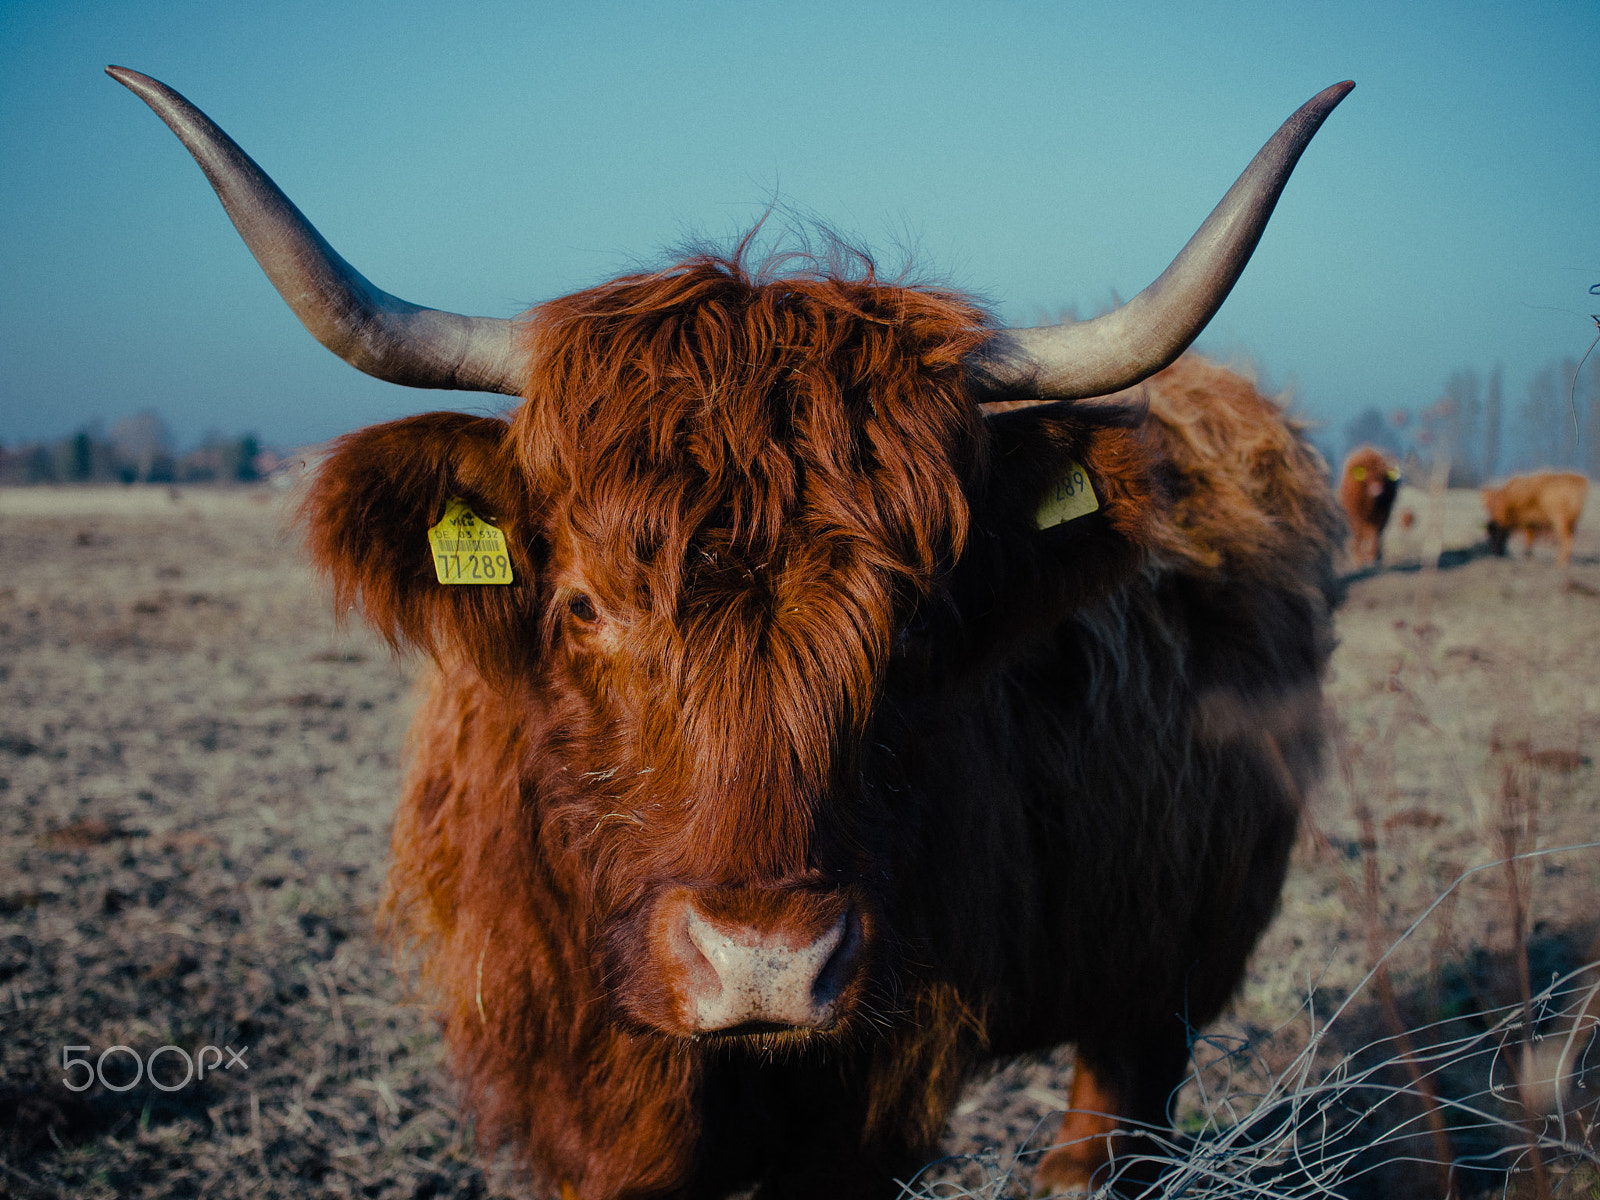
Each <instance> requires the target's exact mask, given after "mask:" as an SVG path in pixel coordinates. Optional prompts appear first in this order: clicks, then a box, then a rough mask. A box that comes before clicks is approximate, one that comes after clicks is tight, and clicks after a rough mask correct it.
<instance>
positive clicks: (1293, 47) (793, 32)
mask: <svg viewBox="0 0 1600 1200" xmlns="http://www.w3.org/2000/svg"><path fill="white" fill-rule="evenodd" d="M107 63H116V64H120V65H124V66H129V67H133V68H135V69H137V70H141V71H144V72H146V73H147V74H151V75H154V76H155V77H157V78H158V79H161V80H163V81H164V82H166V83H168V84H170V85H171V86H172V87H175V88H176V89H177V90H179V91H180V92H182V93H184V94H185V95H186V96H188V97H189V99H190V100H192V101H193V102H194V103H196V104H197V105H199V106H200V107H201V108H202V109H204V110H205V111H206V112H207V113H209V114H210V115H211V117H212V118H213V119H215V120H216V121H217V122H218V123H219V124H221V125H222V127H223V128H224V129H226V130H228V131H229V133H231V134H232V135H233V136H234V137H235V138H236V139H237V140H238V141H239V142H240V144H241V145H243V146H244V148H245V149H246V150H247V151H248V152H249V153H251V154H252V155H253V156H254V157H255V158H256V159H257V161H258V162H260V163H261V164H262V166H263V167H265V169H266V170H267V171H268V172H269V173H270V174H272V175H273V176H274V178H276V179H277V181H278V182H279V184H280V185H281V186H282V187H283V188H284V190H285V191H287V192H288V194H289V195H290V196H291V197H292V198H293V199H294V200H295V201H296V202H297V203H298V204H299V205H300V207H301V208H302V209H303V210H304V211H305V212H306V214H307V215H308V216H309V217H310V218H311V220H312V221H313V222H314V223H316V224H317V225H318V227H319V228H320V229H321V230H322V232H323V233H324V234H325V235H326V236H327V237H328V239H329V240H330V241H331V242H332V243H333V245H334V246H335V247H337V248H338V249H339V250H340V252H341V253H343V254H344V256H345V257H346V258H348V259H349V260H350V261H351V262H353V263H354V264H355V265H356V266H357V267H358V268H359V269H361V270H362V271H363V272H364V273H366V274H367V275H368V276H369V277H370V278H371V279H372V280H373V281H374V282H376V283H377V284H378V285H379V286H381V287H384V288H386V289H388V290H390V291H392V292H395V293H396V294H398V295H401V296H404V297H405V298H406V299H408V300H412V301H415V302H417V303H421V304H428V305H432V306H436V307H444V308H451V309H455V310H457V311H461V312H468V313H475V314H485V315H493V316H510V315H513V314H515V313H517V312H519V311H521V310H523V309H525V308H527V307H528V306H530V305H532V304H534V303H537V302H538V301H540V300H543V299H547V298H549V297H552V296H556V295H560V294H562V293H564V292H568V291H571V290H573V289H575V288H579V287H583V286H586V285H589V284H592V283H595V282H598V281H600V280H602V279H605V278H607V277H609V276H611V275H614V274H617V273H618V272H620V271H623V270H627V269H630V268H633V267H636V266H638V265H640V264H654V263H658V262H661V261H663V255H664V254H665V252H666V251H667V250H669V249H670V248H671V247H672V246H673V245H675V244H679V243H681V242H682V241H683V240H684V239H685V238H688V237H692V236H700V235H703V236H709V237H712V238H717V239H722V240H725V241H731V240H732V239H734V238H735V237H736V236H737V234H738V233H739V232H740V231H742V230H744V229H745V228H747V227H748V226H749V225H750V224H751V223H752V222H754V221H755V220H756V219H758V218H759V216H760V215H761V213H762V212H763V210H764V209H765V208H766V207H767V205H768V204H769V202H771V201H772V200H773V199H774V198H775V197H776V198H777V199H778V200H779V201H780V202H781V203H782V204H783V205H785V206H786V207H787V208H789V209H791V210H794V211H796V212H800V213H804V214H810V215H812V216H815V217H817V218H820V219H822V220H825V221H827V222H828V223H830V224H831V225H833V226H835V227H836V228H838V229H839V230H840V231H842V232H843V233H845V234H846V235H848V236H850V237H852V238H854V239H856V240H858V241H861V242H864V243H865V244H867V245H868V246H870V247H872V248H874V249H875V250H877V251H878V252H879V253H880V256H881V257H882V258H883V259H884V260H885V261H886V262H888V263H890V264H895V263H898V262H899V260H900V259H901V257H902V256H903V253H904V252H905V251H906V250H908V249H909V250H910V251H911V253H912V256H913V257H914V260H915V262H916V265H917V267H918V269H919V271H920V273H921V274H922V275H924V276H929V277H932V278H934V279H938V280H940V281H942V282H945V283H948V284H951V285H954V286H957V287H961V288H964V289H967V290H970V291H973V292H976V293H979V294H980V295H981V296H983V297H984V298H985V299H986V301H987V302H988V303H989V304H990V305H991V306H992V307H993V308H994V309H995V311H996V312H997V313H998V314H999V315H1000V317H1001V318H1002V319H1003V320H1005V321H1006V322H1008V323H1011V324H1032V323H1036V322H1037V321H1039V320H1040V319H1041V318H1043V317H1045V316H1047V315H1054V314H1055V313H1057V312H1059V311H1061V310H1063V309H1067V308H1071V307H1075V308H1077V309H1078V310H1079V311H1080V312H1083V313H1093V312H1095V311H1098V310H1100V309H1101V308H1103V307H1105V306H1106V305H1107V304H1108V303H1109V302H1110V301H1111V299H1112V297H1113V296H1114V295H1120V296H1122V297H1127V296H1131V295H1132V294H1133V293H1134V292H1136V291H1138V290H1139V289H1140V288H1141V287H1143V286H1144V285H1145V284H1146V283H1148V282H1149V281H1150V280H1151V279H1152V278H1154V277H1155V276H1156V275H1157V274H1158V273H1159V272H1160V271H1161V270H1162V268H1163V267H1165V265H1166V263H1167V262H1168V261H1169V259H1170V258H1171V257H1172V255H1173V254H1174V253H1176V251H1177V250H1178V248H1179V247H1180V246H1182V244H1183V243H1184V241H1185V240H1186V239H1187V238H1188V236H1189V235H1190V233H1192V232H1193V230H1194V229H1195V228H1196V227H1197V226H1198V225H1199V223H1200V221H1201V220H1202V219H1204V217H1205V214H1206V213H1207V212H1208V211H1209V210H1210V208H1211V206H1212V205H1213V204H1214V203H1215V202H1216V201H1217V200H1218V199H1219V198H1220V197H1221V195H1222V193H1223V192H1224V191H1225V190H1226V189H1227V187H1228V185H1229V184H1230V183H1231V182H1232V180H1233V178H1234V176H1235V175H1236V174H1237V173H1238V171H1239V170H1241V169H1242V168H1243V166H1244V164H1245V163H1246V162H1247V161H1248V160H1249V158H1250V156H1251V155H1252V154H1253V153H1254V152H1255V150H1256V149H1257V148H1258V147H1259V146H1260V144H1261V143H1262V142H1263V141H1264V140H1265V139H1266V138H1267V137H1268V136H1269V135H1270V134H1271V133H1272V131H1273V130H1274V129H1275V128H1276V127H1277V125H1278V124H1279V123H1280V122H1281V121H1282V120H1283V119H1284V118H1285V117H1287V116H1288V115H1289V113H1290V112H1292V111H1293V110H1294V109H1295V108H1296V107H1297V106H1298V105H1299V104H1300V103H1301V102H1302V101H1304V100H1305V99H1307V98H1308V97H1309V96H1311V95H1312V94H1313V93H1315V92H1317V91H1318V90H1320V89H1321V88H1323V87H1325V86H1326V85H1328V84H1330V83H1333V82H1336V81H1338V80H1340V79H1346V78H1350V79H1354V80H1356V82H1357V88H1356V90H1355V92H1354V93H1353V94H1352V95H1351V96H1350V98H1349V99H1348V100H1346V101H1345V103H1344V104H1343V105H1342V106H1341V107H1340V108H1339V110H1338V111H1337V112H1335V113H1334V114H1333V116H1332V117H1331V118H1330V119H1329V121H1328V122H1327V124H1326V125H1325V126H1324V128H1323V130H1322V132H1321V133H1320V134H1319V135H1318V136H1317V139H1316V140H1315V141H1314V142H1313V143H1312V145H1311V148H1310V150H1309V151H1308V152H1307V154H1306V156H1305V158H1304V159H1303V160H1302V161H1301V165H1300V167H1299V168H1298V170H1297V171H1296V174H1295V177H1294V178H1293V180H1292V181H1291V182H1290V184H1289V187H1288V189H1287V190H1286V192H1285V194H1284V197H1283V200H1282V201H1281V202H1280V204H1279V207H1278V212H1277V215H1276V216H1275V217H1274V218H1273V222H1272V224H1271V226H1270V227H1269V228H1268V230H1267V234H1266V236H1265V238H1264V239H1263V241H1262V243H1261V247H1260V249H1259V250H1258V251H1257V253H1256V257H1255V259H1254V261H1253V262H1252V263H1251V265H1250V267H1249V268H1248V269H1247V270H1246V272H1245V274H1244V278H1243V279H1242V280H1241V282H1240V284H1239V286H1238V288H1237V289H1236V290H1235V292H1234V295H1233V297H1232V298H1231V299H1230V300H1229V301H1228V303H1227V304H1226V305H1225V306H1224V307H1223V309H1222V311H1221V312H1220V313H1219V314H1218V316H1217V318H1216V320H1215V321H1214V322H1213V323H1212V325H1211V327H1210V329H1209V330H1208V331H1207V333H1206V334H1205V335H1204V336H1203V337H1202V339H1201V342H1200V345H1201V347H1202V348H1203V349H1207V350H1209V351H1211V352H1213V353H1216V354H1220V355H1222V356H1224V357H1232V356H1247V357H1249V358H1250V359H1251V360H1253V361H1254V362H1255V363H1256V364H1257V366H1258V367H1259V369H1260V371H1261V372H1262V374H1263V375H1264V376H1265V378H1266V379H1267V380H1268V381H1269V383H1271V384H1272V385H1274V386H1276V387H1287V386H1292V387H1293V388H1294V389H1295V391H1296V393H1297V394H1298V396H1299V397H1300V403H1301V405H1302V407H1303V408H1304V409H1306V410H1309V411H1310V412H1311V413H1312V414H1314V415H1317V416H1320V417H1322V418H1323V419H1325V420H1327V421H1328V422H1329V424H1331V425H1332V426H1334V427H1335V428H1336V429H1337V428H1338V427H1339V426H1340V425H1342V424H1343V422H1344V421H1345V420H1347V419H1348V417H1349V416H1350V415H1351V414H1353V413H1354V412H1355V411H1356V410H1358V409H1360V408H1362V407H1365V406H1367V405H1376V406H1378V407H1381V408H1385V409H1387V408H1391V407H1395V406H1407V407H1413V408H1416V407H1420V406H1422V405H1425V404H1427V403H1430V402H1431V401H1432V400H1433V399H1435V398H1436V397H1437V396H1438V395H1439V393H1440V391H1441V389H1442V387H1443V385H1444V382H1445V379H1446V377H1447V376H1448V375H1449V373H1450V372H1452V371H1453V370H1456V369H1459V368H1461V367H1474V368H1476V369H1478V370H1479V371H1487V370H1488V369H1489V368H1491V367H1493V366H1494V365H1496V364H1497V363H1498V364H1501V365H1503V366H1504V369H1505V373H1506V386H1507V393H1508V402H1509V404H1510V405H1511V406H1513V407H1514V406H1515V404H1516V403H1517V402H1518V400H1519V398H1520V396H1521V393H1522V390H1523V389H1524V388H1525V386H1526V381H1527V379H1528V377H1529V376H1530V375H1531V374H1532V372H1533V371H1534V370H1535V369H1536V368H1537V367H1540V366H1542V365H1544V364H1546V363H1549V362H1551V361H1553V360H1555V359H1558V358H1561V357H1562V356H1571V357H1573V358H1576V357H1578V356H1579V355H1580V354H1582V352H1583V351H1584V349H1585V348H1586V347H1587V346H1588V345H1589V342H1590V340H1591V338H1592V337H1593V336H1594V333H1595V328H1594V325H1593V323H1592V322H1591V321H1590V320H1589V317H1588V316H1587V314H1588V313H1590V312H1600V298H1597V297H1594V296H1590V295H1589V294H1588V288H1589V287H1590V285H1592V284H1596V283H1600V4H1597V3H1595V0H1581V2H1579V0H1561V2H1551V3H1534V2H1530V3H1519V4H1494V5H1491V4H1475V3H1453V4H1429V3H1419V4H1406V5H1395V4H1392V3H1373V4H1365V3H1358V4H1340V5H1304V4H1293V3H1283V2H1278V3H1238V4H1215V5H1207V4H1202V3H1194V2H1188V3H1174V4H1140V5H1135V4H1118V3H1113V2H1110V0H1100V2H1098V3H1056V4H1044V3H1007V2H1004V0H1001V2H995V3H987V4H983V5H976V4H955V3H922V4H917V5H888V4H869V3H860V4H842V3H841V4H834V3H825V2H816V3H793V2H791V3H784V4H763V3H754V2H746V3H655V4H643V3H588V4H584V5H574V4H569V3H561V4H546V3H539V2H530V0H522V2H520V3H504V4H473V3H451V4H441V3H437V2H427V3H412V2H410V0H385V2H384V3H381V4H377V3H374V4H358V3H340V2H339V0H320V2H318V3H304V4H302V3H272V2H270V0H263V2H261V3H256V4H253V5H248V6H247V5H234V4H217V3H215V2H214V0H213V2H211V3H203V4H202V3H188V2H178V3H171V2H168V3H162V4H159V5H153V4H140V3H132V2H129V0H120V2H117V3H109V2H108V3H89V2H76V0H49V2H47V3H33V2H18V0H0V114H3V120H0V228H3V229H4V230H5V233H4V236H3V237H0V279H3V280H4V281H5V286H4V287H3V288H0V331H3V332H0V441H3V442H7V443H14V442H16V441H19V440H25V439H30V438H39V437H53V436H59V435H61V434H64V433H67V432H70V431H71V430H73V429H75V428H77V427H78V426H80V425H82V424H83V423H84V422H85V421H89V420H91V419H95V418H98V419H100V420H102V421H104V422H106V423H107V424H109V423H111V422H113V421H115V420H116V419H118V418H119V417H122V416H126V415H129V414H131V413H134V412H137V411H139V410H141V409H145V408H152V407H153V408H156V409H158V410H160V411H161V412H162V414H163V415H164V416H165V417H166V419H167V420H168V422H169V423H170V424H171V425H172V426H173V427H174V429H177V430H180V431H188V433H189V434H190V436H191V437H193V436H198V434H199V433H200V432H201V431H203V430H205V429H219V430H223V431H228V432H238V431H244V430H253V431H255V432H257V433H259V434H260V435H261V436H262V437H263V438H264V439H266V440H268V441H269V442H275V443H285V444H299V443H303V442H307V441H313V440H318V439H322V438H325V437H328V436H331V435H333V434H336V433H339V432H342V431H344V430H347V429H350V428H353V427H355V426H357V425H360V424H364V423H367V422H371V421H375V420H382V419H387V418H390V417H394V416H398V415H402V414H404V413H408V412H418V411H423V410H426V409H429V408H443V407H454V408H463V409H474V410H493V409H495V408H496V407H497V405H498V403H499V402H498V401H497V399H496V398H494V397H489V396H474V395H465V394H454V393H437V392H436V393H431V394H429V393H421V392H415V391H408V390H406V389H401V388H396V387H394V386H392V385H388V384H383V383H379V382H378V381H376V380H371V379H368V378H366V377H365V376H362V375H360V374H359V373H357V372H356V371H354V370H353V369H351V368H349V367H347V366H345V365H344V364H343V363H341V362H339V361H338V360H337V359H335V358H334V357H333V356H332V355H330V354H328V353H327V352H326V351H324V350H323V349H322V348H321V347H320V346H318V345H317V344H316V343H315V342H314V341H312V339H311V338H310V337H309V335H307V334H306V333H305V332H304V331H303V330H301V329H300V327H299V326H298V324H297V323H296V322H295V321H294V318H293V317H292V315H291V314H290V313H289V311H288V309H287V308H286V307H285V306H284V305H283V304H282V302H281V301H280V300H279V299H278V297H277V295H276V293H274V292H273V291H272V289H271V287H270V285H269V284H268V283H267V282H266V281H265V279H264V278H263V277H262V276H261V275H260V273H259V271H258V269H257V268H256V266H255V263H254V261H253V260H252V259H251V258H250V256H249V254H248V252H247V251H246V250H245V249H244V247H243V245H242V244H241V243H240V242H239V241H238V239H237V236H236V235H235V234H234V232H233V230H232V228H231V226H229V225H228V223H227V220H226V218H225V217H224V215H223V213H222V209H221V206H220V205H218V203H217V202H216V199H215V197H214V196H213V195H212V193H211V191H210V189H209V188H208V187H207V186H206V184H205V182H204V180H203V178H202V176H201V175H200V173H199V171H198V170H197V169H196V168H195V166H194V165H193V163H192V162H191V161H190V160H189V158H188V156H187V154H186V153H185V152H184V151H183V150H182V148H181V147H180V146H179V145H178V143H177V141H176V140H175V139H174V138H173V137H172V136H171V134H169V133H168V132H167V130H166V129H165V128H164V127H163V126H162V125H161V124H160V123H159V122H158V121H157V120H156V118H155V117H154V116H153V115H152V114H151V113H150V112H149V111H148V110H147V109H145V107H144V106H143V105H142V104H141V103H140V102H139V101H138V100H137V99H136V98H135V97H134V96H133V95H131V94H130V93H128V92H126V91H124V90H123V89H122V88H121V87H119V86H118V85H116V84H115V83H113V82H112V81H111V80H110V79H108V78H107V77H106V76H105V75H104V74H102V68H103V67H104V66H105V65H106V64H107Z"/></svg>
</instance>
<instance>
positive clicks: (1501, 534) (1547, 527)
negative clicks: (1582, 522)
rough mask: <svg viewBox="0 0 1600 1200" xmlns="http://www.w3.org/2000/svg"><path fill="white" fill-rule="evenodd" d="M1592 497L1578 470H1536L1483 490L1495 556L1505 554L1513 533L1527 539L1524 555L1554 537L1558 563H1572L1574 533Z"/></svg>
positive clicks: (1563, 564) (1585, 479) (1490, 542)
mask: <svg viewBox="0 0 1600 1200" xmlns="http://www.w3.org/2000/svg"><path fill="white" fill-rule="evenodd" d="M1588 494H1589V480H1588V478H1587V477H1586V476H1583V475H1580V474H1579V473H1578V472H1576V471H1535V472H1534V473H1533V474H1531V475H1513V476H1512V477H1511V478H1510V479H1508V480H1506V481H1505V482H1504V483H1503V484H1501V485H1500V486H1499V487H1486V488H1484V489H1483V506H1484V508H1485V509H1487V510H1488V512H1489V525H1488V530H1489V544H1490V545H1491V546H1492V547H1494V552H1495V553H1496V554H1504V553H1505V552H1506V543H1507V542H1508V541H1510V539H1511V535H1512V534H1513V533H1521V534H1522V536H1523V537H1524V538H1525V539H1526V541H1525V553H1528V554H1532V553H1533V543H1534V542H1535V541H1537V540H1538V539H1539V538H1542V537H1552V538H1554V539H1555V543H1556V561H1557V562H1559V563H1560V564H1561V565H1562V566H1566V565H1567V563H1569V562H1570V561H1571V560H1572V532H1573V530H1574V529H1576V528H1577V527H1578V514H1579V513H1581V512H1582V511H1583V502H1584V500H1585V499H1586V498H1587V497H1588Z"/></svg>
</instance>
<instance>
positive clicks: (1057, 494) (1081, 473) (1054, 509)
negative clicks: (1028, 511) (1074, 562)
mask: <svg viewBox="0 0 1600 1200" xmlns="http://www.w3.org/2000/svg"><path fill="white" fill-rule="evenodd" d="M1099 508H1100V501H1099V499H1098V498H1097V497H1096V496H1095V494H1094V487H1093V486H1092V485H1091V484H1090V483H1089V473H1088V472H1087V471H1085V470H1084V469H1083V466H1082V464H1080V463H1075V462H1069V463H1068V464H1067V467H1066V470H1065V471H1063V472H1062V473H1061V478H1060V479H1057V480H1056V481H1055V483H1053V484H1052V485H1051V487H1050V490H1049V492H1047V493H1046V494H1045V498H1044V502H1043V503H1042V504H1040V505H1039V511H1038V512H1037V513H1035V514H1034V517H1033V522H1034V524H1035V525H1036V526H1037V527H1038V528H1040V529H1050V528H1053V527H1054V526H1056V525H1062V524H1065V523H1066V522H1068V521H1075V520H1077V519H1078V518H1079V517H1084V516H1088V515H1089V514H1090V513H1092V512H1097V511H1098V510H1099Z"/></svg>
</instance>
